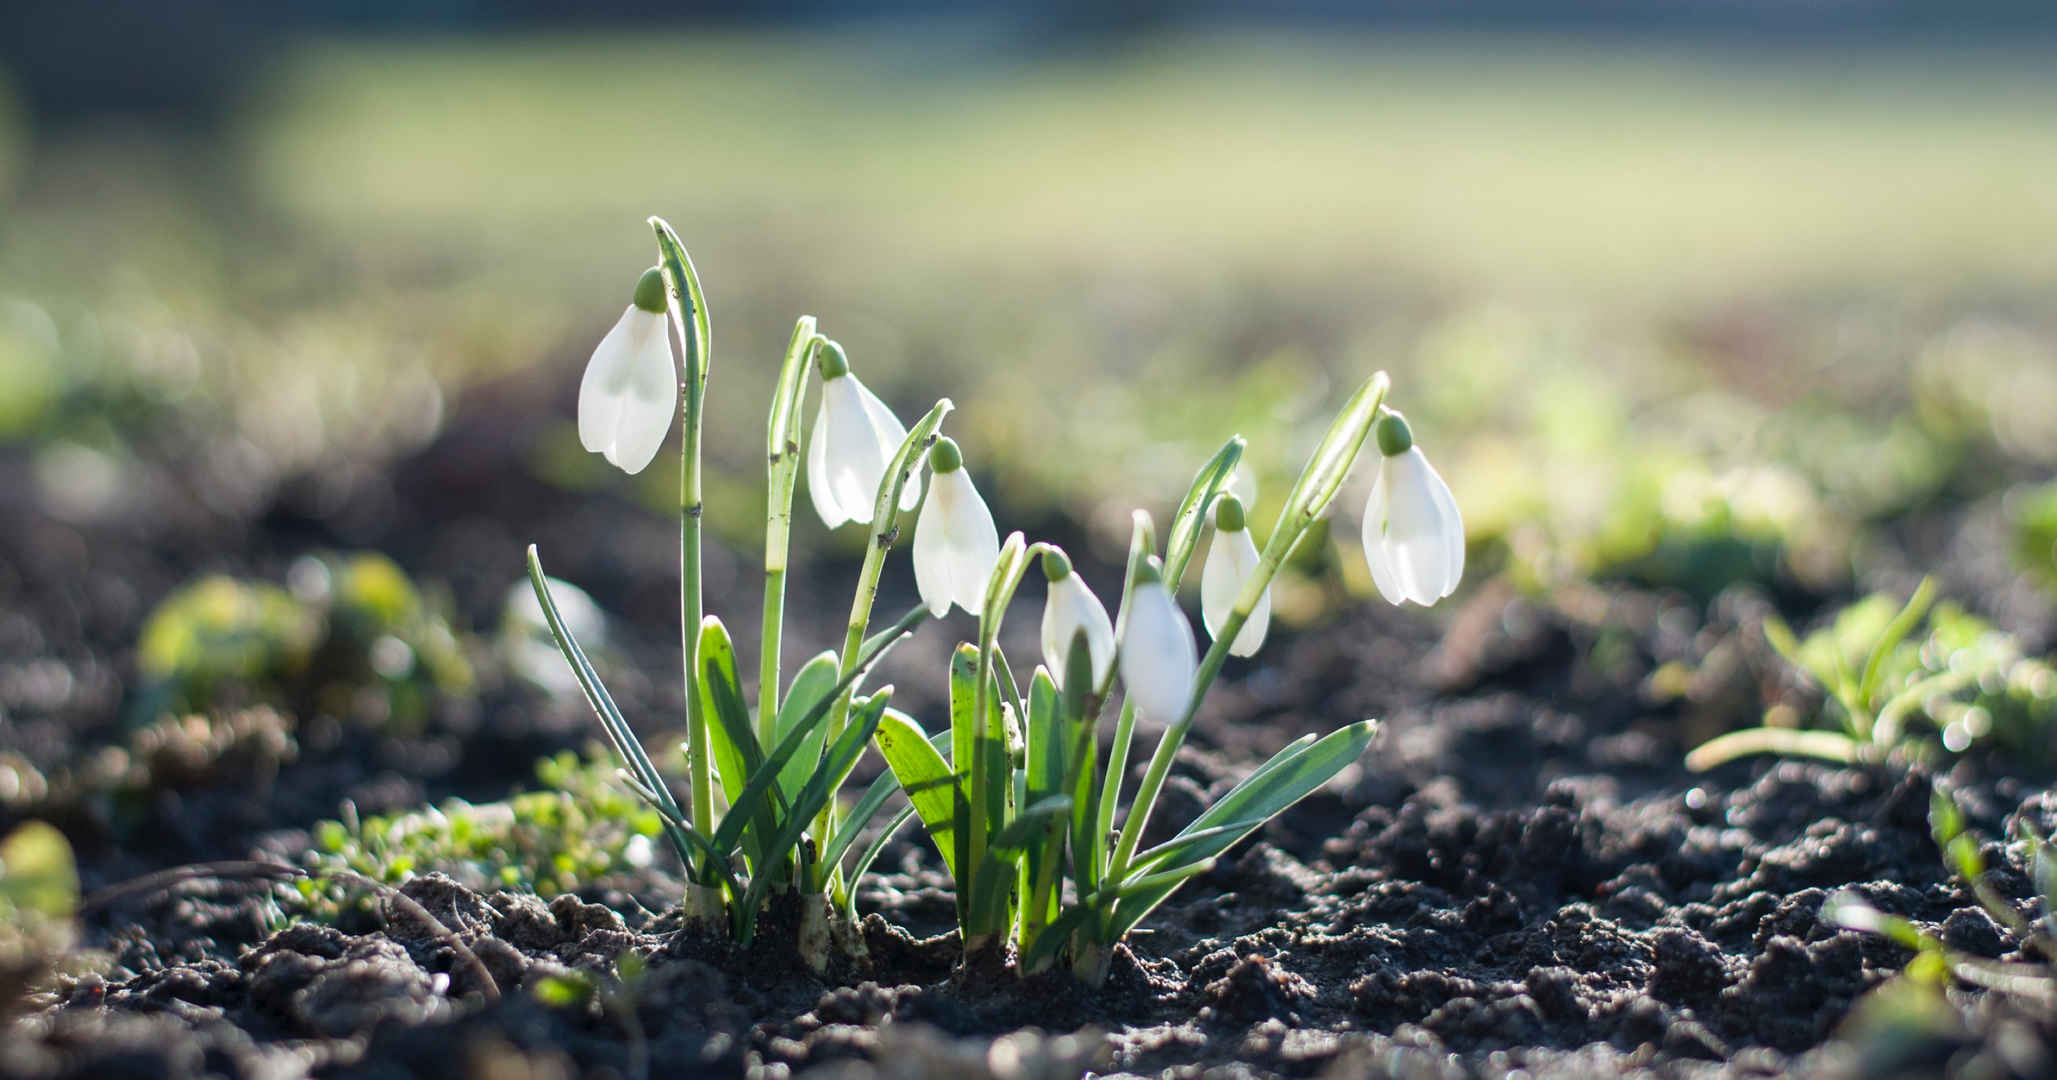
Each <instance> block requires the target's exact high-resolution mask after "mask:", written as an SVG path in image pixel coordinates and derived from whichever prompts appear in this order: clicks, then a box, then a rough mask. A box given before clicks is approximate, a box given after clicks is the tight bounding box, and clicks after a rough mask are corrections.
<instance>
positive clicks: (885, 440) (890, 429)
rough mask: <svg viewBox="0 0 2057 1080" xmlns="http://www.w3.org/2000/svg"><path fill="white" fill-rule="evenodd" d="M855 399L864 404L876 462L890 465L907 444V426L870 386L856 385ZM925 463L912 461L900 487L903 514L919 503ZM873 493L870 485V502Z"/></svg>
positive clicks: (875, 487) (882, 471)
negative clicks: (874, 441) (875, 447)
mask: <svg viewBox="0 0 2057 1080" xmlns="http://www.w3.org/2000/svg"><path fill="white" fill-rule="evenodd" d="M850 381H851V382H857V377H856V376H854V375H853V376H851V377H850ZM857 396H858V399H859V400H860V401H862V402H863V403H864V414H865V416H867V417H869V418H870V420H871V430H872V436H873V437H874V438H876V439H877V440H878V445H879V460H880V461H883V462H884V463H885V465H891V464H892V463H893V455H894V454H897V453H899V452H900V444H901V443H903V442H906V441H907V425H905V424H903V423H901V422H900V418H899V417H897V416H894V415H893V410H892V409H890V408H888V407H887V406H886V403H885V402H883V401H880V400H879V396H878V395H877V394H874V393H872V392H871V388H870V387H868V386H866V385H864V384H863V383H861V382H858V383H857ZM927 460H928V458H927V456H926V455H923V456H921V457H917V458H916V459H915V467H914V472H913V473H912V474H911V475H909V476H908V477H907V483H906V484H905V485H903V486H902V487H901V488H900V509H901V511H902V512H903V513H904V512H906V511H908V510H912V509H914V507H915V505H916V504H918V503H920V502H921V477H922V471H923V470H922V463H924V462H926V461H927ZM885 472H886V470H885V466H881V467H880V468H879V476H880V478H881V479H883V478H884V477H885ZM877 491H878V485H877V484H873V485H872V492H873V494H872V498H873V499H877V498H878V494H877Z"/></svg>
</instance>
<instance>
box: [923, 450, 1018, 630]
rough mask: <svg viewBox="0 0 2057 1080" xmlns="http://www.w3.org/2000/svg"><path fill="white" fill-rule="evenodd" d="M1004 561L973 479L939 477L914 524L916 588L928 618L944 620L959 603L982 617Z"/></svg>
mask: <svg viewBox="0 0 2057 1080" xmlns="http://www.w3.org/2000/svg"><path fill="white" fill-rule="evenodd" d="M999 561H1000V532H999V530H998V529H997V528H995V527H994V525H993V512H992V511H991V510H988V509H987V508H986V501H985V500H984V499H982V498H980V497H979V493H978V488H977V487H976V486H974V485H973V484H972V482H971V474H970V473H969V472H967V471H966V470H964V469H962V468H958V469H952V470H950V471H949V472H947V473H940V474H938V475H937V476H936V478H935V483H934V484H933V485H932V486H931V488H930V490H929V497H928V502H926V503H924V504H922V508H921V515H920V516H919V517H918V518H916V519H915V522H914V585H915V588H916V589H917V590H918V591H919V592H920V593H921V598H922V601H923V602H924V603H926V604H928V607H929V613H930V614H932V615H935V616H936V617H938V618H941V617H942V616H944V615H946V614H948V613H949V611H950V605H951V604H953V603H954V604H956V605H957V606H959V607H961V608H963V609H964V610H965V611H967V612H970V613H971V614H973V615H977V614H979V613H980V611H981V609H983V608H984V607H985V600H986V583H987V581H988V580H989V579H990V578H991V577H992V576H993V566H994V564H995V563H998V562H999Z"/></svg>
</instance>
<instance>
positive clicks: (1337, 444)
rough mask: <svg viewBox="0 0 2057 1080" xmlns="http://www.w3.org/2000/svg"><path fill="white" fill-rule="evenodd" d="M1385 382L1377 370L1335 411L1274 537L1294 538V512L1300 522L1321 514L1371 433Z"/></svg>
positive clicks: (1295, 486) (1381, 373)
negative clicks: (1339, 409)
mask: <svg viewBox="0 0 2057 1080" xmlns="http://www.w3.org/2000/svg"><path fill="white" fill-rule="evenodd" d="M1388 385H1390V380H1388V379H1387V378H1386V373H1385V372H1383V371H1381V372H1377V373H1375V374H1373V375H1372V377H1371V378H1369V379H1366V380H1365V381H1364V385H1362V386H1359V387H1358V388H1357V392H1356V393H1354V394H1352V395H1350V400H1349V401H1348V402H1347V403H1346V404H1345V405H1344V406H1343V411H1342V412H1339V413H1337V414H1336V418H1335V420H1334V421H1333V422H1331V423H1330V424H1329V429H1328V432H1327V433H1326V434H1324V435H1323V436H1322V437H1321V443H1320V445H1318V446H1316V447H1315V449H1314V455H1313V456H1312V457H1310V458H1309V459H1308V461H1307V467H1306V468H1305V469H1303V470H1301V472H1300V478H1299V479H1298V480H1296V481H1294V483H1293V490H1292V492H1291V493H1289V494H1288V495H1287V496H1286V508H1285V510H1284V511H1283V512H1281V513H1280V515H1279V526H1278V527H1277V528H1276V529H1275V530H1274V534H1273V535H1274V536H1278V535H1286V536H1295V537H1297V533H1298V531H1299V530H1298V528H1297V527H1295V523H1294V522H1293V520H1292V519H1293V517H1294V516H1295V515H1297V516H1298V517H1299V520H1300V523H1305V522H1311V521H1313V520H1314V519H1315V518H1317V517H1319V516H1321V512H1322V510H1323V509H1325V508H1326V507H1327V506H1328V504H1329V500H1331V499H1333V498H1335V497H1336V490H1337V489H1338V488H1340V487H1342V486H1343V478H1344V477H1345V476H1348V475H1349V473H1350V465H1351V463H1352V462H1354V461H1356V460H1357V451H1358V450H1359V449H1361V448H1362V447H1363V446H1364V439H1365V436H1367V435H1369V434H1371V426H1372V424H1373V422H1375V421H1376V420H1377V419H1378V410H1379V406H1380V405H1382V404H1384V403H1385V400H1386V388H1387V386H1388ZM1267 546H1269V545H1268V544H1267Z"/></svg>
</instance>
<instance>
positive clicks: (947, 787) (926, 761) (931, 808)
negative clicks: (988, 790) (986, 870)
mask: <svg viewBox="0 0 2057 1080" xmlns="http://www.w3.org/2000/svg"><path fill="white" fill-rule="evenodd" d="M875 742H876V743H877V744H878V749H879V755H880V756H882V757H884V758H885V759H886V767H887V768H888V769H891V770H892V773H893V778H894V779H895V780H897V781H898V782H899V784H900V789H901V790H902V791H905V792H906V793H907V801H908V802H910V803H912V804H913V805H914V810H915V812H916V813H918V814H920V815H921V824H922V828H924V829H926V830H927V831H928V834H929V840H930V841H932V842H933V843H934V844H935V845H936V851H937V853H938V854H940V855H942V857H943V864H944V866H945V867H946V868H947V869H948V870H949V871H950V875H951V877H952V879H953V880H954V879H955V878H956V876H957V840H956V836H955V833H956V829H957V814H956V801H957V800H956V788H957V782H956V779H955V777H953V776H952V775H951V772H950V763H949V762H948V761H946V760H944V758H943V755H942V754H941V753H940V752H939V751H938V750H937V749H936V747H935V745H934V744H933V743H931V742H930V741H929V739H928V737H927V736H925V735H923V734H922V730H921V725H919V724H917V723H915V722H914V719H913V718H912V717H909V716H908V715H906V714H905V713H901V712H896V711H894V710H891V709H888V710H886V712H885V714H884V716H883V718H882V719H881V720H880V722H879V729H878V734H877V736H876V737H875Z"/></svg>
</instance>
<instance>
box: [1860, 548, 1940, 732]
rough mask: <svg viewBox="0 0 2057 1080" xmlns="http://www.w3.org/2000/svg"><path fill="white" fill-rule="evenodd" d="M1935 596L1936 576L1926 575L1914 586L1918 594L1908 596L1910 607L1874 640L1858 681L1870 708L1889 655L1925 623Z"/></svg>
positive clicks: (1862, 694)
mask: <svg viewBox="0 0 2057 1080" xmlns="http://www.w3.org/2000/svg"><path fill="white" fill-rule="evenodd" d="M1935 598H1936V581H1935V579H1934V578H1931V577H1924V578H1922V579H1921V584H1920V585H1918V586H1916V587H1915V589H1914V595H1913V596H1910V597H1908V598H1907V606H1906V607H1903V608H1901V609H1900V613H1899V614H1897V615H1895V616H1893V620H1892V621H1891V622H1889V623H1887V624H1886V628H1885V630H1884V631H1882V632H1881V633H1880V634H1879V636H1878V640H1877V641H1876V642H1875V643H1873V645H1872V647H1871V655H1870V656H1867V657H1866V658H1865V660H1864V674H1863V675H1862V676H1860V677H1859V679H1858V682H1857V697H1858V700H1860V701H1863V702H1864V703H1865V705H1866V706H1867V707H1869V706H1870V705H1872V703H1873V702H1875V701H1876V700H1877V694H1878V680H1879V673H1880V672H1881V671H1883V670H1884V669H1885V663H1886V658H1887V657H1888V656H1891V655H1892V652H1893V650H1894V649H1896V648H1899V646H1900V642H1902V641H1904V640H1906V638H1907V635H1908V634H1911V633H1913V632H1914V628H1915V627H1917V626H1919V625H1921V620H1922V619H1924V618H1926V617H1927V616H1928V607H1929V605H1930V604H1932V603H1934V602H1935Z"/></svg>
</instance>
